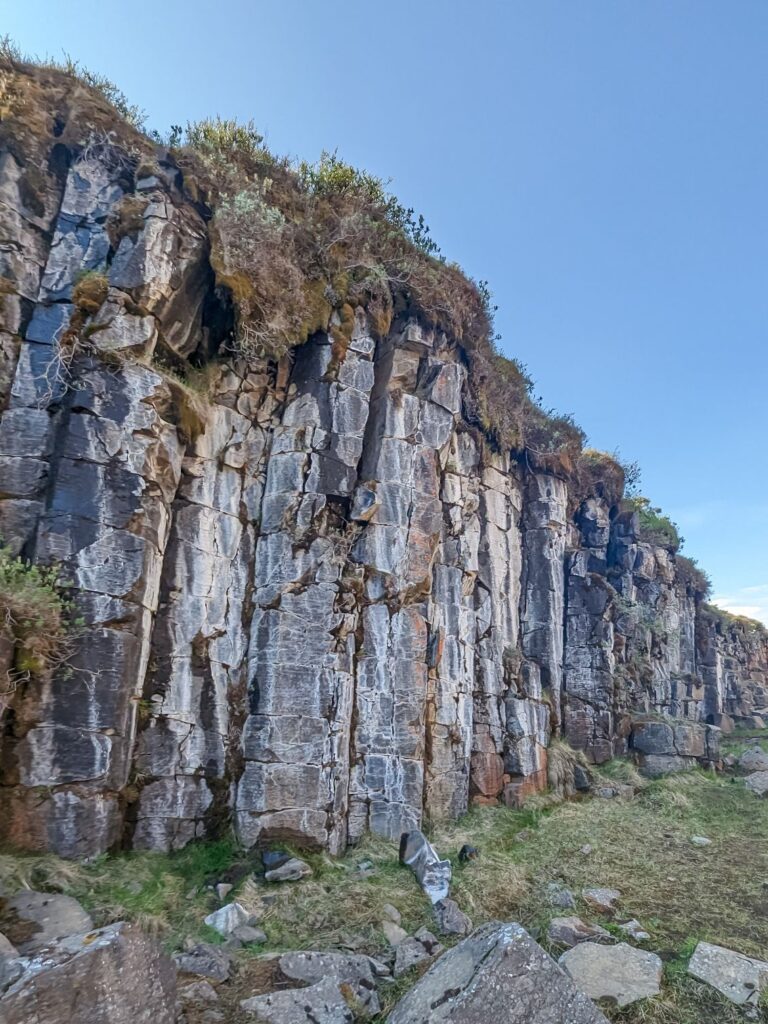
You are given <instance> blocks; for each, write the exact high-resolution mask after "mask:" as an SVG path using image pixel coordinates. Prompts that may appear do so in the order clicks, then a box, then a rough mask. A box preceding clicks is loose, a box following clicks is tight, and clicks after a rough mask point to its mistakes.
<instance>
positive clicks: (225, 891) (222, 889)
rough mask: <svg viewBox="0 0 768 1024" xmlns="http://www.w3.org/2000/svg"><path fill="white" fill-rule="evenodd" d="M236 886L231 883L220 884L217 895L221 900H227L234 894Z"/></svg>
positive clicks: (217, 887)
mask: <svg viewBox="0 0 768 1024" xmlns="http://www.w3.org/2000/svg"><path fill="white" fill-rule="evenodd" d="M233 889H234V886H233V885H232V883H231V882H219V884H218V885H217V886H216V895H217V896H218V897H219V899H220V900H225V899H226V898H227V896H229V894H230V893H231V892H232V890H233Z"/></svg>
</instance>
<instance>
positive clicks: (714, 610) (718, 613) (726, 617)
mask: <svg viewBox="0 0 768 1024" xmlns="http://www.w3.org/2000/svg"><path fill="white" fill-rule="evenodd" d="M701 611H702V615H703V617H704V618H705V619H710V620H712V621H714V622H715V623H716V625H717V627H718V629H719V630H720V632H723V631H724V630H727V629H741V630H744V631H747V632H757V633H764V634H765V633H768V626H766V625H765V624H764V623H763V622H760V621H759V620H758V619H750V618H749V617H748V616H747V615H734V614H733V612H729V611H726V610H725V608H720V607H718V606H717V605H716V604H703V605H702V606H701Z"/></svg>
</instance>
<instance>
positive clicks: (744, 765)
mask: <svg viewBox="0 0 768 1024" xmlns="http://www.w3.org/2000/svg"><path fill="white" fill-rule="evenodd" d="M739 768H741V770H742V771H745V772H765V771H768V754H766V752H765V751H764V750H763V749H762V747H750V748H749V750H745V751H744V753H743V754H742V755H741V757H740V758H739Z"/></svg>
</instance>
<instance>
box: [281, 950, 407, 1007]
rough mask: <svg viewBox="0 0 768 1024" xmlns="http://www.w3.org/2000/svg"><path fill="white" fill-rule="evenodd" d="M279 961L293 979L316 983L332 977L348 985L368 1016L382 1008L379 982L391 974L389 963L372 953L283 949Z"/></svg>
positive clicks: (344, 985) (287, 975)
mask: <svg viewBox="0 0 768 1024" xmlns="http://www.w3.org/2000/svg"><path fill="white" fill-rule="evenodd" d="M279 965H280V970H281V972H282V973H283V974H284V975H285V976H286V978H290V980H291V981H303V982H307V983H309V984H311V985H313V984H316V983H317V982H320V981H323V980H330V981H332V982H333V984H334V985H336V987H337V988H339V989H340V990H343V989H344V987H346V988H347V989H349V990H351V992H352V994H353V995H354V998H355V1000H356V1001H357V1003H358V1004H359V1006H360V1008H361V1010H362V1012H363V1013H364V1014H365V1015H366V1016H374V1015H375V1014H377V1013H378V1012H379V1011H380V1009H381V1005H380V1003H379V997H378V994H377V991H376V985H377V984H378V982H379V980H380V979H381V978H386V977H389V974H390V972H389V968H388V967H386V966H385V965H384V964H382V963H379V962H378V961H377V960H374V959H373V958H372V957H369V956H360V955H357V954H352V953H325V952H322V953H314V952H300V953H284V954H283V956H281V957H280V960H279Z"/></svg>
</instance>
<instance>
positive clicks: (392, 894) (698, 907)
mask: <svg viewBox="0 0 768 1024" xmlns="http://www.w3.org/2000/svg"><path fill="white" fill-rule="evenodd" d="M601 775H602V776H603V777H604V778H606V779H614V780H617V781H622V782H625V781H627V782H636V781H637V778H636V776H635V774H634V769H633V768H632V767H631V766H630V765H628V764H627V763H614V764H611V765H608V766H605V767H604V768H603V769H601ZM543 804H544V802H543V801H539V804H538V805H537V806H535V807H534V809H533V810H531V809H528V810H523V811H514V810H508V809H505V808H477V809H475V810H473V811H472V812H470V813H469V814H467V815H466V816H464V817H463V818H462V819H461V820H460V821H458V822H454V823H451V824H447V825H444V826H440V827H437V828H435V829H433V830H432V835H431V838H432V840H433V842H434V843H435V844H436V846H437V848H438V850H439V851H440V853H441V854H442V855H447V856H450V857H451V859H452V861H453V864H454V881H453V885H452V895H453V896H454V898H455V899H456V900H457V902H458V903H459V905H460V906H461V907H462V909H464V910H465V911H466V912H467V913H468V914H469V915H470V916H471V917H472V919H473V921H474V923H475V924H476V925H479V924H481V923H483V922H484V921H487V920H493V919H503V920H517V921H520V922H521V923H522V924H523V925H524V926H526V927H527V928H529V929H531V930H534V931H535V932H536V933H537V934H538V935H539V937H540V941H542V943H543V944H544V945H545V946H546V944H547V943H546V927H547V924H548V922H549V920H550V918H551V917H554V916H557V915H558V914H559V913H563V911H558V910H557V909H555V908H552V907H550V906H549V905H548V904H547V902H546V899H545V896H544V893H545V889H546V885H547V883H548V882H551V881H554V880H561V881H562V882H563V883H564V884H565V885H566V886H567V887H568V888H570V889H571V890H572V891H573V892H574V894H575V895H576V897H577V902H578V907H577V910H576V913H578V914H579V915H580V916H582V917H583V918H584V919H585V920H592V921H600V923H603V924H606V923H607V924H608V926H609V928H613V925H612V923H611V922H610V921H609V922H606V921H605V920H604V919H600V918H598V917H596V916H595V915H593V914H591V913H590V912H589V910H588V909H587V907H586V906H585V905H584V904H583V903H582V902H581V900H580V899H579V894H580V892H581V889H582V888H583V887H585V886H589V885H600V886H610V887H614V888H617V889H619V890H620V891H621V893H622V901H621V914H620V915H619V916H618V917H617V920H627V919H629V918H630V917H636V918H638V920H639V921H640V922H641V923H642V925H643V926H644V927H645V929H646V930H647V931H649V932H650V934H651V939H650V940H649V941H648V942H647V943H645V944H644V945H645V948H648V949H651V950H653V951H655V952H657V953H658V954H659V955H660V956H661V957H662V960H663V961H664V964H665V981H664V987H663V991H662V994H661V995H660V996H659V997H658V998H656V999H653V1000H646V1001H644V1002H642V1003H638V1004H635V1005H634V1006H631V1007H627V1008H626V1009H624V1010H621V1011H620V1010H618V1009H616V1008H615V1007H614V1008H611V1007H606V1008H605V1012H606V1014H607V1016H608V1017H609V1019H610V1020H612V1021H620V1022H623V1024H731V1022H733V1024H735V1022H736V1021H740V1020H742V1019H743V1018H742V1016H741V1015H740V1013H739V1011H737V1010H736V1008H734V1007H733V1006H732V1005H731V1004H729V1003H728V1002H727V1001H726V1000H724V999H722V998H721V997H720V996H719V995H718V994H717V993H716V992H715V991H714V990H712V989H710V988H708V987H707V986H704V985H702V984H700V983H698V982H696V981H694V980H693V979H691V978H689V977H688V976H687V974H686V973H685V969H686V966H687V961H688V958H689V956H690V954H691V952H692V950H693V949H694V948H695V945H696V943H697V942H698V941H700V940H702V939H704V940H707V941H709V942H714V943H717V944H719V945H723V946H727V947H729V948H731V949H735V950H739V951H740V952H743V953H746V954H748V955H752V956H758V957H761V958H765V957H766V954H767V951H768V886H766V885H765V884H764V883H765V882H768V801H766V800H758V799H756V798H755V797H754V796H752V795H751V794H750V793H748V792H747V791H746V790H745V788H744V786H743V785H742V784H741V783H740V782H738V781H737V780H734V779H732V778H730V777H723V776H715V775H713V774H711V773H705V772H702V771H695V772H691V773H688V774H684V775H678V776H673V777H670V778H667V779H663V780H659V781H655V782H649V783H645V784H644V786H643V788H642V789H641V791H640V792H639V793H638V795H637V796H636V797H635V799H634V800H630V801H626V800H601V799H593V800H581V801H575V802H570V803H558V804H550V805H549V806H546V805H543ZM524 828H526V829H530V830H531V835H530V838H529V839H527V840H526V841H523V842H520V841H518V840H517V839H516V838H515V837H516V834H517V833H519V832H520V831H521V830H522V829H524ZM693 835H705V836H707V837H708V838H710V839H711V840H712V845H711V846H708V847H704V848H697V847H694V846H692V845H691V842H690V839H691V836H693ZM465 842H471V843H472V844H473V845H475V846H478V847H479V848H480V851H481V855H480V858H479V859H478V860H476V861H471V862H469V863H468V864H466V865H461V864H459V862H458V856H457V854H458V850H459V849H460V847H461V845H462V844H463V843H465ZM585 845H589V846H590V847H591V848H592V852H591V853H589V854H584V853H583V852H582V847H584V846H585ZM243 857H245V858H246V859H247V855H244V854H243V853H242V851H239V850H238V849H237V847H236V846H235V844H234V843H232V842H217V843H200V844H195V845H192V846H190V847H188V848H187V849H186V850H183V851H181V852H180V853H178V854H175V855H162V854H150V853H136V854H123V855H119V856H115V857H105V858H100V859H99V860H98V861H96V862H95V863H94V864H91V865H86V866H82V867H79V868H73V867H72V866H71V865H64V864H63V863H62V862H60V861H57V859H56V858H52V857H50V856H48V857H44V858H40V857H16V858H13V864H14V865H15V867H14V874H15V877H16V884H23V882H24V881H25V880H26V881H27V882H28V883H29V884H36V885H42V886H45V885H49V886H51V887H54V888H61V889H63V890H65V891H67V892H69V893H71V894H72V895H74V896H75V897H77V898H78V899H80V900H81V901H82V902H83V904H84V905H85V906H87V907H88V908H89V910H91V912H92V913H93V914H94V915H95V917H96V919H97V923H100V924H101V923H105V922H106V921H108V920H115V919H117V918H121V917H128V918H131V919H135V920H138V921H140V922H141V923H142V924H143V925H144V927H148V928H150V929H151V930H153V931H155V932H156V933H158V934H160V936H161V937H162V939H163V941H164V942H165V943H166V944H167V945H168V946H171V947H172V946H178V945H179V944H180V943H181V942H183V941H184V939H185V938H190V937H191V938H197V939H200V938H206V939H209V940H210V938H211V933H210V932H209V931H208V930H207V929H205V928H204V926H202V918H203V917H204V915H205V914H207V913H209V912H210V910H211V909H213V908H214V907H215V906H216V905H217V901H216V898H215V895H214V894H213V893H211V892H210V891H209V890H207V889H206V888H205V886H206V884H207V883H210V882H211V881H214V880H216V879H217V878H218V877H220V876H221V875H222V873H224V872H225V871H226V869H227V868H228V866H229V865H230V864H231V863H232V861H233V860H238V859H242V858H243ZM306 859H307V860H308V861H309V862H310V863H311V865H312V867H313V870H314V874H313V876H312V877H311V878H308V879H306V880H304V881H302V882H300V883H295V884H285V885H282V886H270V885H266V884H265V883H263V882H261V881H259V880H253V879H249V880H247V881H246V882H245V883H244V884H242V885H241V886H240V887H239V888H238V889H236V890H235V892H234V893H233V894H232V895H233V896H235V895H239V897H240V898H241V899H242V901H243V902H244V903H245V904H246V905H248V906H250V907H252V908H253V909H254V910H255V911H256V912H257V913H258V914H259V917H260V920H259V924H260V926H261V927H262V928H263V929H264V930H265V932H266V933H267V936H268V940H269V941H268V945H267V947H266V949H267V950H269V951H279V950H285V949H298V948H323V947H330V946H344V945H348V944H353V943H354V944H356V948H359V949H361V950H364V951H366V952H369V953H371V954H373V955H376V954H377V953H378V954H381V953H382V952H383V951H384V950H385V948H386V943H385V939H384V936H383V934H382V932H381V930H380V922H381V920H382V917H383V912H382V907H383V905H384V904H385V903H392V904H394V906H396V907H397V908H398V910H399V911H400V913H401V914H402V917H403V926H404V927H405V928H406V929H407V930H408V931H409V932H413V931H414V930H416V929H417V928H419V927H421V926H422V925H426V926H427V927H430V926H432V924H433V922H432V916H431V909H430V907H429V904H428V902H427V901H426V899H425V898H424V896H423V894H422V893H421V891H420V890H419V888H418V886H417V884H416V882H415V880H414V878H413V876H412V875H411V874H410V873H409V872H408V871H406V870H404V869H402V868H401V867H400V866H399V864H398V862H397V849H396V845H395V844H393V843H389V842H385V841H384V840H381V839H376V838H373V837H372V838H369V839H367V840H366V841H365V842H364V843H362V844H361V845H360V846H359V847H357V848H356V849H353V850H350V851H348V853H347V854H346V855H345V856H344V857H342V858H339V859H336V860H334V859H332V858H330V857H328V856H326V855H324V854H309V855H306ZM364 860H370V861H372V862H373V865H374V868H375V870H374V873H373V874H372V875H371V876H370V877H366V876H364V875H361V874H360V872H359V871H357V867H358V865H359V864H360V862H361V861H364ZM254 863H256V860H255V858H254ZM10 865H11V858H8V859H7V861H6V862H5V863H0V870H1V871H2V872H3V874H4V877H10V874H11V873H10V871H9V870H8V869H9V868H10ZM265 895H269V896H274V897H276V898H275V900H274V902H272V903H271V904H268V905H265V904H264V903H263V902H262V897H263V896H265ZM229 898H232V897H231V896H230V897H228V899H229ZM263 951H264V949H260V950H258V951H254V950H250V951H249V950H245V951H243V953H242V954H241V958H242V961H243V962H242V965H241V972H240V974H239V976H238V981H237V984H236V985H235V986H234V987H232V989H231V992H230V994H229V995H227V996H226V999H227V1001H228V1002H232V1008H231V1013H232V1017H231V1019H232V1020H238V1019H239V1017H238V1013H237V1011H236V1009H235V1008H234V1005H235V1002H236V998H243V993H244V992H245V993H246V994H251V993H252V992H253V991H255V990H258V984H259V983H258V981H257V978H258V977H259V971H260V970H262V967H263V965H262V964H260V962H259V961H258V959H257V958H256V957H255V956H254V952H263ZM552 952H553V953H555V954H556V953H557V952H558V951H556V950H553V951H552ZM417 974H418V972H414V973H413V974H412V975H411V976H409V977H408V978H406V979H404V980H403V981H402V982H400V983H398V985H397V986H393V987H391V988H384V990H383V993H382V994H383V998H384V1002H385V1011H386V1010H388V1009H389V1008H391V1006H392V1005H393V1004H394V1002H395V1001H396V998H397V997H398V996H399V995H400V994H402V990H403V988H404V987H407V985H409V984H412V983H413V981H414V980H415V977H416V976H417ZM222 996H223V997H224V996H225V992H224V990H222ZM228 1019H230V1018H229V1017H228ZM760 1019H761V1020H764V1021H766V1022H768V1010H763V1011H762V1016H761V1017H760Z"/></svg>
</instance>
